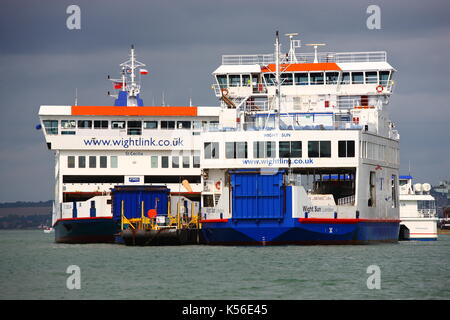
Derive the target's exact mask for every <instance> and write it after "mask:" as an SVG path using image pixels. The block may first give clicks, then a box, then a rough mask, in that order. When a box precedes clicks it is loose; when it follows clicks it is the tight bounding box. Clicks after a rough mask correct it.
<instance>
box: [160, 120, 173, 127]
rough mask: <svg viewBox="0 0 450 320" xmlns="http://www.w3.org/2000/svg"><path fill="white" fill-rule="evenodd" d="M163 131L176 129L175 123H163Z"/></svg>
mask: <svg viewBox="0 0 450 320" xmlns="http://www.w3.org/2000/svg"><path fill="white" fill-rule="evenodd" d="M161 129H175V121H161Z"/></svg>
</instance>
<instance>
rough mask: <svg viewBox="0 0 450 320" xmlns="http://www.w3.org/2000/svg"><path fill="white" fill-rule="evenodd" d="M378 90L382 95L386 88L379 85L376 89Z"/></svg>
mask: <svg viewBox="0 0 450 320" xmlns="http://www.w3.org/2000/svg"><path fill="white" fill-rule="evenodd" d="M376 90H377V92H378V93H382V92H383V90H384V87H383V86H382V85H381V84H379V85H378V86H377V87H376Z"/></svg>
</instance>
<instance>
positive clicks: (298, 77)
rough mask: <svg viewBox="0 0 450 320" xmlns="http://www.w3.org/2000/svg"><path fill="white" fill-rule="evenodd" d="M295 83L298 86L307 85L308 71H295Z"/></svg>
mask: <svg viewBox="0 0 450 320" xmlns="http://www.w3.org/2000/svg"><path fill="white" fill-rule="evenodd" d="M294 79H295V85H297V86H306V85H308V83H309V81H308V73H307V72H302V73H294Z"/></svg>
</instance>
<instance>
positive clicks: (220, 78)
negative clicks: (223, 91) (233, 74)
mask: <svg viewBox="0 0 450 320" xmlns="http://www.w3.org/2000/svg"><path fill="white" fill-rule="evenodd" d="M216 78H217V83H218V84H219V87H220V88H226V87H228V85H227V76H226V75H225V74H219V75H217V76H216Z"/></svg>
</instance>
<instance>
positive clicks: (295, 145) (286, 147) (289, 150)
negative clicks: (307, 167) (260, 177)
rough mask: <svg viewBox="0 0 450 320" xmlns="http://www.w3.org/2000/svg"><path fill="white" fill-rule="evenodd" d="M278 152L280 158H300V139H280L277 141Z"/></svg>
mask: <svg viewBox="0 0 450 320" xmlns="http://www.w3.org/2000/svg"><path fill="white" fill-rule="evenodd" d="M278 150H279V151H278V153H279V157H280V158H301V156H302V142H301V141H280V142H278Z"/></svg>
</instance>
